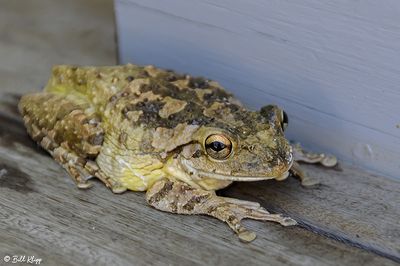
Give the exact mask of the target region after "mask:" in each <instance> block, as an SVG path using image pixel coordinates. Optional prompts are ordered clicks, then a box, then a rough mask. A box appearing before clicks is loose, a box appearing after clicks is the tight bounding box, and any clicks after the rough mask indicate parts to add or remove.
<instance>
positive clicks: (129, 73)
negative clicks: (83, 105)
mask: <svg viewBox="0 0 400 266" xmlns="http://www.w3.org/2000/svg"><path fill="white" fill-rule="evenodd" d="M132 83H136V84H140V85H142V86H141V88H140V93H144V92H147V91H152V92H153V93H154V94H159V95H160V96H161V97H168V96H169V97H171V98H175V99H179V100H183V101H186V102H195V103H196V104H197V105H210V104H212V103H213V102H215V101H228V99H229V100H230V101H234V100H233V98H232V95H231V94H229V93H227V92H226V91H225V90H224V89H223V88H222V87H221V86H220V85H219V84H218V83H217V82H214V81H210V80H206V79H204V78H201V77H191V76H189V75H183V74H178V73H176V72H173V71H170V70H163V69H159V68H156V67H154V66H151V65H150V66H137V65H133V64H127V65H121V66H107V67H77V66H72V65H59V66H55V67H53V70H52V75H51V77H50V79H49V81H48V83H47V85H46V87H45V89H44V90H45V91H46V92H51V93H54V94H58V95H69V96H70V97H74V98H75V99H77V100H79V99H80V100H81V101H85V102H87V103H90V104H91V105H92V106H93V107H94V108H95V112H96V113H97V114H99V115H100V116H101V115H103V114H104V110H105V108H106V106H107V104H108V103H109V102H110V99H111V98H112V97H113V96H115V95H118V92H121V91H122V90H124V89H126V88H127V87H128V86H129V85H130V84H132ZM235 103H238V102H236V101H235ZM238 104H239V103H238Z"/></svg>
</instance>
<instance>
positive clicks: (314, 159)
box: [290, 143, 338, 186]
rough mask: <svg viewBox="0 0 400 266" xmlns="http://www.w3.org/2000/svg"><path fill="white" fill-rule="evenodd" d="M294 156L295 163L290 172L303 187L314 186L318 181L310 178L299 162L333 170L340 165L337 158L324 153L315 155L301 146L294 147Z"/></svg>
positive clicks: (295, 145) (294, 145)
mask: <svg viewBox="0 0 400 266" xmlns="http://www.w3.org/2000/svg"><path fill="white" fill-rule="evenodd" d="M292 149H293V156H294V160H295V162H294V163H293V166H292V168H291V169H290V172H291V173H292V174H293V175H295V176H297V177H299V178H300V180H301V184H302V185H303V186H312V185H315V184H318V180H317V179H315V178H312V177H310V176H308V175H307V174H306V173H305V172H304V171H303V170H302V169H301V166H300V164H299V162H304V163H310V164H321V165H322V166H324V167H327V168H332V167H335V166H336V165H337V164H338V161H337V159H336V157H334V156H332V155H327V154H324V153H315V152H311V151H306V150H304V149H303V148H302V147H301V146H300V144H298V143H296V144H293V145H292Z"/></svg>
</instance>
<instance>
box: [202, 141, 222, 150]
mask: <svg viewBox="0 0 400 266" xmlns="http://www.w3.org/2000/svg"><path fill="white" fill-rule="evenodd" d="M206 147H207V148H210V149H212V150H214V151H217V152H218V151H222V150H223V149H225V148H226V145H225V144H224V143H222V142H219V141H213V142H211V143H210V144H207V145H206Z"/></svg>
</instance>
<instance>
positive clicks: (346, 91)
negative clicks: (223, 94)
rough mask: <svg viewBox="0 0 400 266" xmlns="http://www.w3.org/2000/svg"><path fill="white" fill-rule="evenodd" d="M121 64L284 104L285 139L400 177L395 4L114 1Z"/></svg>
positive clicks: (389, 0) (398, 4)
mask: <svg viewBox="0 0 400 266" xmlns="http://www.w3.org/2000/svg"><path fill="white" fill-rule="evenodd" d="M115 6H116V20H117V29H118V41H119V54H120V62H121V63H128V62H133V63H137V64H153V65H156V66H159V67H164V68H171V69H174V70H176V71H180V72H185V73H190V74H192V75H201V76H205V77H208V78H212V79H215V80H217V81H219V82H220V83H221V84H222V85H223V86H225V87H226V88H228V89H229V90H230V91H232V92H233V93H234V94H235V95H236V96H237V97H238V98H239V99H241V100H242V101H243V102H244V103H245V104H246V105H247V106H249V107H250V108H253V109H257V108H260V107H261V106H263V105H266V104H268V103H276V104H278V105H280V106H282V107H283V108H284V109H285V110H286V112H287V113H288V115H289V119H290V123H289V129H288V137H289V138H291V139H295V140H297V141H300V142H302V143H303V144H304V145H305V146H306V147H308V148H312V149H314V150H318V151H326V152H330V153H333V154H335V155H337V156H338V157H339V159H341V160H345V161H349V162H353V163H355V164H357V165H360V166H362V167H365V168H366V169H370V170H373V171H376V172H380V173H383V174H386V175H388V176H392V177H400V175H399V172H400V1H398V0H382V1H373V0H364V1H354V0H337V1H319V0H304V1H297V0H286V1H281V0H279V1H278V0H273V1H262V0H251V1H248V0H197V1H193V0H192V1H189V0H170V1H162V0H117V1H116V4H115Z"/></svg>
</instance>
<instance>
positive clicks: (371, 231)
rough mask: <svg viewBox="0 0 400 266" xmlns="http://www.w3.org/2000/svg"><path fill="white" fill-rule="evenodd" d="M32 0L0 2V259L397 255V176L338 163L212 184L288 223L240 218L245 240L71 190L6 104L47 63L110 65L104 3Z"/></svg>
mask: <svg viewBox="0 0 400 266" xmlns="http://www.w3.org/2000/svg"><path fill="white" fill-rule="evenodd" d="M22 2H23V5H22V4H21V3H22ZM32 3H33V2H28V1H15V0H5V1H3V2H2V3H1V8H0V15H1V16H0V25H2V27H3V30H4V31H3V32H2V33H4V35H2V36H5V38H0V55H1V58H2V60H1V61H0V81H1V82H0V265H17V264H11V262H8V263H6V262H4V261H3V258H4V256H11V257H12V256H13V255H26V256H32V255H33V256H35V257H36V258H41V259H42V262H41V265H60V266H61V265H150V264H154V265H178V264H179V265H244V264H245V265H397V264H398V263H399V262H400V225H399V219H400V182H399V181H395V180H390V179H387V178H385V177H381V176H376V175H372V174H369V173H366V172H364V171H362V170H360V169H356V168H354V167H351V166H347V165H345V164H342V168H343V170H342V171H335V170H325V169H322V168H319V167H315V166H308V167H307V171H309V173H310V174H312V175H313V176H315V177H319V178H320V180H321V185H320V186H318V187H315V188H308V189H305V188H303V187H301V186H300V185H299V182H298V181H297V180H294V179H289V180H286V181H284V182H274V181H269V182H255V183H238V184H235V185H233V186H231V187H230V188H228V189H226V190H224V191H222V192H221V193H222V194H224V195H229V196H234V197H238V198H242V199H252V200H257V201H259V202H260V203H261V204H262V205H263V206H265V207H266V208H268V209H269V210H271V211H277V212H278V211H279V212H285V213H287V214H289V215H291V216H292V217H294V218H295V219H297V220H298V221H299V222H300V226H297V227H291V228H284V227H281V226H280V225H277V224H274V223H261V222H255V221H248V222H246V224H247V225H248V227H250V228H251V229H252V230H254V231H256V233H257V235H258V237H257V239H256V240H255V241H254V242H252V243H250V244H244V243H241V242H239V240H238V239H237V237H236V236H235V235H234V234H233V233H232V231H231V230H230V229H229V228H228V227H227V226H226V225H225V224H223V223H221V222H219V221H218V220H215V219H213V218H210V217H205V216H183V215H173V214H168V213H163V212H160V211H157V210H154V209H152V208H150V207H149V206H147V205H146V203H145V200H144V195H143V194H142V193H134V192H127V193H124V194H122V195H114V194H112V193H111V192H110V191H109V190H108V189H107V188H105V187H104V186H103V185H102V184H101V183H100V182H97V183H96V184H95V186H94V187H93V188H91V189H89V190H79V189H77V188H76V187H75V185H74V183H73V182H72V180H71V178H69V177H68V176H67V174H66V173H65V172H64V170H63V169H62V168H61V167H60V166H59V165H58V164H57V163H55V162H54V161H53V160H52V159H51V158H50V156H49V155H48V154H47V153H45V152H44V151H43V150H41V149H40V148H39V147H38V146H37V145H36V144H35V143H34V142H33V141H32V140H31V139H30V138H29V137H28V136H27V134H26V132H25V128H24V127H23V124H22V122H21V119H20V117H19V115H18V113H17V109H16V103H17V101H18V97H19V95H20V94H21V93H23V92H25V91H28V90H31V89H33V88H37V89H39V88H40V86H41V85H42V84H44V83H45V82H46V79H47V77H48V74H49V69H50V66H51V65H52V64H59V63H78V64H86V65H87V64H114V63H115V57H114V54H115V45H114V40H113V38H112V33H113V25H112V19H113V17H112V6H111V1H109V0H102V1H101V2H100V4H97V3H99V1H89V0H86V1H80V0H71V1H66V2H65V3H64V2H63V3H61V2H59V1H51V0H36V1H35V4H32ZM53 3H57V5H56V4H53ZM26 10H29V12H26ZM54 14H64V15H65V16H64V15H60V16H56V17H54ZM66 14H68V16H67V15H66ZM21 18H23V19H21ZM5 22H7V23H8V24H7V23H5ZM49 22H51V23H49ZM10 23H11V24H12V25H13V27H12V28H11V27H7V25H11V24H10ZM79 25H82V26H81V27H78V26H79ZM66 33H68V34H66ZM61 48H63V49H61ZM20 265H27V264H26V263H20Z"/></svg>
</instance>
